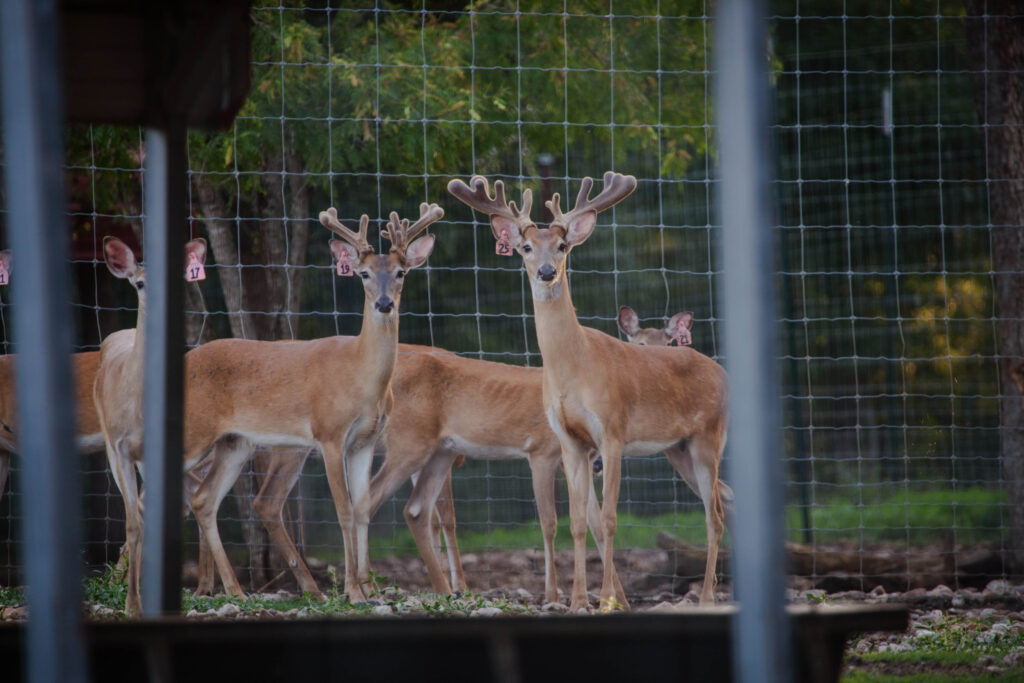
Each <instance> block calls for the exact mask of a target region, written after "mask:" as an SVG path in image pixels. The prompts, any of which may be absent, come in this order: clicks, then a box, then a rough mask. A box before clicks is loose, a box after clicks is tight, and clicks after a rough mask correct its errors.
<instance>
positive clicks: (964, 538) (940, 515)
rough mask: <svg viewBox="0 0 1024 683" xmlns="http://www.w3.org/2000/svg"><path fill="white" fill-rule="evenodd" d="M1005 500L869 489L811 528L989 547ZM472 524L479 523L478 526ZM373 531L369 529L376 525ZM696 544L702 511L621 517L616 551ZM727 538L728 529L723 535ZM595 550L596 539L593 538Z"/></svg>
mask: <svg viewBox="0 0 1024 683" xmlns="http://www.w3.org/2000/svg"><path fill="white" fill-rule="evenodd" d="M1006 506H1007V502H1006V496H1005V495H1004V494H1003V493H1001V492H1000V491H993V490H989V489H983V488H970V489H960V490H958V491H952V490H932V491H908V492H903V491H898V490H897V491H891V490H890V491H885V490H883V489H878V488H874V489H866V490H865V491H864V495H863V496H862V498H861V499H860V500H858V499H857V498H856V496H855V494H850V493H844V494H843V495H841V496H840V495H836V496H833V497H832V498H831V499H830V500H829V501H827V502H823V501H819V502H818V503H817V504H816V505H815V507H813V508H811V511H810V513H811V514H810V518H811V526H812V528H813V529H814V538H815V541H816V542H817V543H821V544H826V545H832V544H838V543H842V542H844V541H846V542H848V541H856V542H858V543H860V542H863V543H867V544H874V543H886V542H891V543H907V542H908V540H909V543H910V544H911V545H912V546H925V545H933V544H936V543H945V542H948V536H949V530H950V529H951V528H953V526H954V522H955V524H956V529H957V542H958V543H961V544H975V543H991V542H997V541H999V540H1000V539H1001V537H1002V535H1003V533H1004V527H1005V520H1003V519H1000V515H1001V514H1002V515H1003V516H1005V514H1006ZM786 521H787V529H788V530H789V531H788V536H789V539H790V540H792V541H797V542H802V541H803V531H802V530H803V524H804V523H803V511H802V510H801V509H800V508H798V507H796V506H789V507H788V508H787V509H786ZM473 526H475V525H473ZM371 528H372V527H371ZM661 531H666V532H668V533H670V534H672V535H673V536H675V537H677V538H679V539H681V540H683V541H686V542H687V543H691V544H694V545H698V546H700V545H704V544H705V543H706V540H707V539H706V535H705V533H706V532H705V530H704V512H703V510H694V511H687V512H678V513H669V514H663V515H654V516H647V517H641V516H638V515H631V514H620V515H619V528H618V531H617V532H616V534H615V547H616V548H619V549H627V548H656V547H657V543H656V538H657V535H658V533H659V532H661ZM726 537H727V538H728V532H726ZM588 543H589V544H590V545H591V546H593V540H592V539H591V540H588ZM459 547H460V549H461V550H462V551H463V552H478V551H482V550H525V549H529V548H536V549H540V548H542V547H543V540H542V537H541V532H540V523H539V522H537V520H531V521H529V522H526V523H523V524H509V525H500V526H499V525H492V526H491V529H490V530H489V531H485V532H481V531H475V530H473V529H472V528H470V529H467V528H466V527H462V528H461V529H460V530H459ZM555 547H556V548H559V549H569V548H572V536H571V534H570V533H569V518H568V517H567V516H563V517H561V518H559V520H558V531H557V533H556V535H555ZM370 550H371V552H373V553H377V554H392V555H399V556H408V555H416V554H417V551H416V544H415V542H414V541H413V538H412V534H410V533H409V531H408V529H406V528H404V527H397V528H394V531H393V532H391V533H387V534H379V535H372V536H371V538H370Z"/></svg>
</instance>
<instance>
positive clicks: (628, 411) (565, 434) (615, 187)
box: [448, 171, 727, 611]
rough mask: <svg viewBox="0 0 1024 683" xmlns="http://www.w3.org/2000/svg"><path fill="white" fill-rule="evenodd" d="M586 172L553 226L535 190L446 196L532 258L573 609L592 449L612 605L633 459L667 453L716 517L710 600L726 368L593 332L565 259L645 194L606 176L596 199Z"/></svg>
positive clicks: (712, 542) (582, 566)
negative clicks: (626, 463)
mask: <svg viewBox="0 0 1024 683" xmlns="http://www.w3.org/2000/svg"><path fill="white" fill-rule="evenodd" d="M592 186H593V180H592V179H590V178H584V179H583V182H582V185H581V188H580V192H579V195H578V197H577V199H576V205H575V207H574V208H573V209H572V210H571V211H569V212H568V213H565V214H563V213H562V211H561V206H560V198H559V196H558V194H557V193H556V194H555V195H554V196H552V198H551V199H550V200H549V201H548V202H546V206H547V207H548V209H549V210H550V211H551V214H552V216H553V218H552V222H551V225H550V226H549V227H548V228H546V229H540V228H538V227H537V225H536V224H535V223H534V222H533V221H532V220H531V219H530V208H531V206H532V193H531V192H530V190H526V191H525V192H524V193H523V202H522V208H519V207H517V206H516V204H515V203H514V202H512V203H507V202H506V201H505V189H504V185H503V184H502V183H501V181H498V182H496V183H495V196H494V197H493V198H492V197H491V195H490V188H489V186H488V183H487V180H486V179H485V178H483V177H481V176H474V177H473V178H472V179H471V180H470V185H466V184H465V183H464V182H462V181H461V180H452V181H451V182H450V183H449V184H448V191H449V192H451V193H452V194H453V195H455V197H457V198H458V199H459V200H460V201H462V202H464V203H465V204H467V205H469V206H470V207H472V208H474V209H476V210H478V211H481V212H482V213H485V214H487V215H488V216H489V217H490V224H491V230H492V232H493V234H494V237H495V239H496V240H498V242H499V245H500V244H501V243H503V242H507V243H509V244H511V246H512V248H513V249H515V251H516V252H518V253H519V255H520V256H521V257H522V259H523V264H524V265H525V267H526V273H527V277H528V280H529V282H530V288H531V291H532V294H533V306H534V320H535V325H536V329H537V343H538V346H539V347H540V351H541V356H542V358H543V361H544V368H543V395H544V410H545V413H546V416H547V420H548V423H549V424H550V425H551V428H552V429H553V430H554V432H555V434H556V435H557V436H558V439H559V442H560V443H561V445H562V460H563V464H564V467H565V471H566V478H567V480H568V487H569V507H570V524H571V529H572V536H573V551H574V558H573V559H574V572H573V589H572V600H571V603H570V607H571V609H574V610H578V609H585V608H587V606H588V600H587V578H586V510H587V506H588V503H589V499H590V497H591V487H592V483H591V480H592V472H591V468H590V466H589V464H590V463H589V453H590V451H592V450H596V451H597V452H598V453H599V455H600V456H601V458H602V460H603V462H604V469H605V476H604V482H603V503H602V506H601V522H602V527H603V531H604V538H603V546H604V548H603V551H602V553H601V554H602V557H603V558H604V559H605V560H606V561H605V562H604V574H603V578H602V583H601V596H600V607H601V609H602V611H610V610H614V609H620V608H621V609H624V608H627V607H628V603H627V601H626V596H625V594H624V593H623V592H622V590H621V588H620V584H619V582H618V577H617V575H616V571H615V566H614V563H613V561H612V549H613V544H614V540H615V530H616V525H617V513H616V506H617V504H618V497H619V483H620V477H621V473H622V456H623V455H648V454H651V453H657V452H658V451H664V450H666V449H672V447H674V446H677V447H678V448H677V449H675V450H674V451H668V452H666V455H667V456H668V457H669V460H670V461H671V462H672V465H673V467H675V469H676V471H677V472H678V473H679V474H680V475H681V476H682V477H683V479H684V480H686V481H687V483H689V484H690V485H691V486H694V488H695V489H696V490H697V491H698V493H699V495H700V498H701V500H702V501H703V503H704V511H705V516H706V527H707V538H708V556H707V564H706V566H705V571H704V585H703V587H702V590H701V602H702V603H704V604H708V603H713V602H714V581H715V571H714V570H715V563H716V561H717V557H718V548H719V544H720V542H721V537H722V531H723V528H724V516H725V513H724V509H723V505H722V491H721V488H720V483H719V480H718V468H719V462H720V460H721V455H722V450H723V448H724V447H725V432H726V422H727V408H726V398H727V396H726V376H725V371H724V370H723V369H722V367H721V366H719V365H718V364H717V363H715V362H714V361H713V360H711V359H710V358H708V357H707V356H705V355H703V354H701V353H699V352H697V351H695V350H693V349H692V348H683V349H671V348H664V347H652V346H637V345H632V344H629V343H626V342H623V341H621V340H619V339H616V338H614V337H611V336H609V335H607V334H604V333H603V332H599V331H598V330H594V329H591V328H587V327H583V326H581V325H580V324H579V321H578V320H577V318H576V311H575V308H574V307H573V304H572V298H571V296H570V294H569V282H568V277H567V275H566V264H567V256H568V254H569V252H570V251H571V250H572V249H573V247H575V246H577V245H579V244H582V243H583V242H584V241H586V239H587V238H588V237H589V236H590V235H591V233H592V232H593V230H594V228H595V227H596V225H597V214H598V213H599V212H600V211H603V210H605V209H608V208H610V207H612V206H614V205H615V204H617V203H618V202H620V201H622V200H623V199H625V198H626V197H627V196H628V195H629V194H631V193H632V192H633V190H634V189H636V178H634V177H632V176H625V175H621V174H618V173H613V172H610V171H609V172H608V173H606V174H605V176H604V187H603V189H602V192H601V193H600V194H599V195H598V196H597V197H595V198H594V199H590V197H589V195H590V190H591V188H592Z"/></svg>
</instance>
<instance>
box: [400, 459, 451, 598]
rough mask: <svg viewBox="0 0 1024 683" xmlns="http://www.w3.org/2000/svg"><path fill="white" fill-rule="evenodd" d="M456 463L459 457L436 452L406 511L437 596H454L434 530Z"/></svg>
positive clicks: (420, 476) (419, 478) (417, 484)
mask: <svg viewBox="0 0 1024 683" xmlns="http://www.w3.org/2000/svg"><path fill="white" fill-rule="evenodd" d="M454 459H455V456H453V455H452V454H451V453H448V452H446V451H436V452H435V453H434V454H433V455H432V456H430V459H429V460H428V461H427V464H426V465H424V466H423V469H422V470H420V472H419V475H418V476H417V478H416V484H415V485H414V486H413V489H412V495H410V496H409V501H408V502H407V503H406V504H405V509H404V510H403V514H404V515H405V523H406V524H407V525H408V526H409V530H410V531H411V532H412V536H413V539H414V540H415V541H416V547H417V548H418V549H419V551H420V556H421V557H422V558H423V562H424V564H426V566H427V575H428V576H429V577H430V585H431V588H432V590H433V591H434V592H435V593H451V592H452V589H451V585H450V584H449V583H448V577H446V576H445V573H444V569H442V567H441V562H440V561H439V559H438V556H437V553H436V552H435V551H434V541H433V532H432V526H433V518H434V510H435V506H436V504H437V498H438V496H439V495H440V494H441V489H442V488H443V487H444V484H445V482H446V481H448V474H449V472H450V471H451V467H452V461H453V460H454Z"/></svg>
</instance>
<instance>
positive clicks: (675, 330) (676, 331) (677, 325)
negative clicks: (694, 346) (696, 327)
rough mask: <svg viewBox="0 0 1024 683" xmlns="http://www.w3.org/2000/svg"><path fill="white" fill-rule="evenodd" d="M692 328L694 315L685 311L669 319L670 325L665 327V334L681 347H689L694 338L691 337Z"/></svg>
mask: <svg viewBox="0 0 1024 683" xmlns="http://www.w3.org/2000/svg"><path fill="white" fill-rule="evenodd" d="M691 327H693V313H691V312H690V311H683V312H682V313H676V314H675V315H674V316H672V318H670V319H669V321H668V325H666V326H665V334H667V335H668V336H669V337H671V338H672V339H675V340H676V343H677V344H679V345H680V346H689V345H690V344H691V343H692V340H691V339H692V338H691V337H690V328H691Z"/></svg>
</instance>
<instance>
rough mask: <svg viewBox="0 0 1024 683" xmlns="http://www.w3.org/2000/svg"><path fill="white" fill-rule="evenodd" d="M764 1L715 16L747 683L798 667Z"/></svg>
mask: <svg viewBox="0 0 1024 683" xmlns="http://www.w3.org/2000/svg"><path fill="white" fill-rule="evenodd" d="M764 10H765V4H764V0H720V2H719V3H718V15H717V18H716V22H715V44H714V64H715V71H716V74H715V76H716V78H715V111H716V112H717V120H718V141H719V149H720V151H721V157H720V165H721V183H720V184H719V188H718V210H719V216H720V218H721V221H722V292H723V303H722V308H723V310H724V321H723V333H724V337H725V361H726V366H727V367H728V369H729V377H730V381H731V383H732V388H733V389H732V391H730V402H729V410H730V419H729V424H730V428H729V447H730V452H731V453H732V457H731V464H732V467H731V470H730V478H731V481H732V487H733V490H734V491H735V493H736V517H735V520H734V522H733V531H734V534H733V539H734V543H733V572H734V585H735V592H736V596H737V599H738V601H739V603H740V609H739V610H738V612H737V616H736V619H735V621H734V624H733V627H734V638H733V639H732V643H733V662H734V666H735V671H736V673H737V674H738V680H740V681H768V682H774V681H785V680H789V678H790V675H791V672H790V667H789V663H790V662H789V659H790V631H789V624H788V619H787V617H786V612H785V604H784V574H783V569H784V544H783V531H784V530H783V524H782V500H783V489H782V485H781V481H782V468H783V466H782V460H781V458H780V453H781V448H780V432H779V423H780V420H779V415H778V405H779V382H778V368H777V367H776V364H777V362H778V358H777V355H776V353H775V344H776V338H775V337H776V335H775V328H776V315H775V303H774V291H775V282H774V280H773V277H772V268H771V258H772V254H773V253H774V249H773V248H772V243H773V240H772V238H773V234H772V233H773V226H774V211H773V201H772V193H771V186H770V180H771V177H772V174H771V168H772V166H771V163H770V159H771V157H770V148H771V145H770V137H769V127H768V111H769V109H768V80H767V75H766V70H767V66H768V62H767V54H768V53H767V47H766V39H765V34H766V28H767V27H766V24H765V18H764V17H765V14H764Z"/></svg>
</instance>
